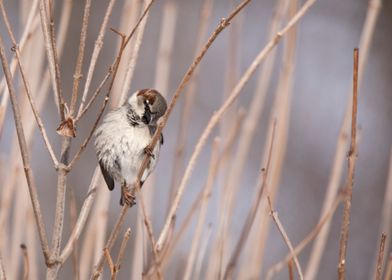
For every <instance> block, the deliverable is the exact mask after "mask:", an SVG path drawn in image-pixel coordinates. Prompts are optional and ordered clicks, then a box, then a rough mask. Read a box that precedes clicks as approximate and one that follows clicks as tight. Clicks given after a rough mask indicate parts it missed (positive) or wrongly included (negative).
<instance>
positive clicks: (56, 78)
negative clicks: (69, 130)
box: [39, 0, 65, 122]
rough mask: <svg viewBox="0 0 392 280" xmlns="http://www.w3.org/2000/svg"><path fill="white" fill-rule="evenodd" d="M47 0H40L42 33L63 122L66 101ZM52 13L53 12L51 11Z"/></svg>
mask: <svg viewBox="0 0 392 280" xmlns="http://www.w3.org/2000/svg"><path fill="white" fill-rule="evenodd" d="M46 1H47V0H40V5H39V11H40V16H41V26H42V33H43V35H44V39H45V48H46V54H47V57H48V62H49V70H50V74H51V78H52V86H53V91H54V93H55V96H56V98H57V102H58V104H59V114H60V120H61V122H63V121H64V120H65V112H64V110H65V101H64V96H63V92H62V89H61V81H60V68H59V63H58V57H57V50H56V42H55V38H54V29H53V28H54V25H53V22H52V20H53V19H52V16H50V21H51V22H49V19H48V14H47V12H48V8H47V3H46ZM51 14H52V13H51Z"/></svg>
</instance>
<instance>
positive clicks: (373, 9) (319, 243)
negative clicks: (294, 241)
mask: <svg viewBox="0 0 392 280" xmlns="http://www.w3.org/2000/svg"><path fill="white" fill-rule="evenodd" d="M381 5H382V0H369V5H368V10H367V13H366V20H365V23H364V25H363V28H362V33H361V39H360V42H359V49H360V50H361V59H360V61H359V65H358V68H359V69H358V72H359V73H358V74H359V76H358V80H359V82H360V81H361V80H362V73H363V72H364V69H365V66H366V62H367V58H368V53H369V49H370V46H371V43H372V37H373V34H374V29H375V25H376V23H377V19H378V16H379V13H380V10H381ZM351 87H352V86H350V89H349V92H351V91H352V89H351ZM349 100H350V101H351V98H350V94H349ZM350 101H349V102H348V103H347V106H346V111H345V115H344V119H343V123H342V126H341V128H340V132H339V138H338V142H337V145H336V150H335V155H334V161H333V165H332V170H331V174H330V179H329V182H328V187H327V192H326V195H325V199H324V202H323V207H322V210H321V214H320V217H322V216H323V215H324V214H325V213H326V211H328V209H329V208H330V206H331V205H332V203H333V201H334V199H335V197H336V194H337V192H338V189H339V185H340V180H341V177H342V172H343V165H344V159H345V153H346V146H347V134H348V131H349V126H350V109H351V102H350ZM329 230H330V223H329V222H328V223H327V224H326V226H325V227H324V229H323V230H322V231H321V232H320V234H319V236H318V237H317V239H316V241H315V243H314V245H313V248H312V251H311V254H310V258H309V262H308V265H307V268H306V272H305V278H306V279H307V280H314V279H316V276H317V272H318V268H319V264H320V261H321V257H322V252H324V248H325V245H326V242H327V239H328V234H329Z"/></svg>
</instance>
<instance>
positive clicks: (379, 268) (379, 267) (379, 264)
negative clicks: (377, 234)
mask: <svg viewBox="0 0 392 280" xmlns="http://www.w3.org/2000/svg"><path fill="white" fill-rule="evenodd" d="M386 238H387V236H386V235H385V234H384V233H383V234H381V241H380V250H379V251H378V258H377V270H376V275H375V278H374V279H376V280H381V276H382V264H383V260H384V249H385V240H386Z"/></svg>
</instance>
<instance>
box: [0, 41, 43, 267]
mask: <svg viewBox="0 0 392 280" xmlns="http://www.w3.org/2000/svg"><path fill="white" fill-rule="evenodd" d="M0 56H1V64H2V66H3V71H4V75H5V77H6V79H7V86H8V90H9V93H10V97H11V105H12V110H13V114H14V121H15V127H16V132H17V136H18V142H19V147H20V151H21V156H22V162H23V168H24V171H25V176H26V180H27V185H28V187H29V192H30V198H31V204H32V206H33V210H34V216H35V220H36V223H37V227H38V233H39V237H40V242H41V247H42V252H43V254H44V258H45V262H46V264H50V260H49V257H50V251H49V244H48V239H47V234H46V230H45V226H44V222H43V219H42V212H41V206H40V203H39V199H38V194H37V188H36V186H35V182H34V179H33V173H32V170H31V168H30V159H29V154H28V149H27V144H26V139H25V136H24V131H23V126H22V121H21V114H20V109H19V105H18V101H17V98H16V94H15V88H14V85H13V84H12V76H11V72H10V69H9V65H8V62H7V58H6V55H5V51H4V44H3V38H2V36H1V35H0Z"/></svg>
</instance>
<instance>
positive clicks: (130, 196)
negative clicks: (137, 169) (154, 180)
mask: <svg viewBox="0 0 392 280" xmlns="http://www.w3.org/2000/svg"><path fill="white" fill-rule="evenodd" d="M121 198H122V199H121V202H122V205H124V204H126V205H128V206H129V207H132V206H134V205H135V204H136V195H135V194H134V193H133V192H132V191H129V190H127V189H125V188H124V189H123V190H122V194H121Z"/></svg>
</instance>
